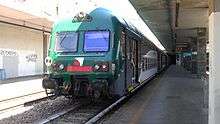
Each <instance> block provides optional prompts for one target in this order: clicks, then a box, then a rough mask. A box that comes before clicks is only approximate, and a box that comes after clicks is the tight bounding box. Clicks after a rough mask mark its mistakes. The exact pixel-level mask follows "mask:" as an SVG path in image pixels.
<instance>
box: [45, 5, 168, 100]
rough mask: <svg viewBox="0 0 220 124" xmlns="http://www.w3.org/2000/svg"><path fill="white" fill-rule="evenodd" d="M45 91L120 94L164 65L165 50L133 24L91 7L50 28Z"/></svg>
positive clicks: (103, 94)
mask: <svg viewBox="0 0 220 124" xmlns="http://www.w3.org/2000/svg"><path fill="white" fill-rule="evenodd" d="M45 63H46V65H47V74H45V77H44V79H43V81H42V85H43V87H44V88H45V90H46V93H47V94H55V95H58V96H59V95H65V96H73V97H91V98H100V97H102V96H104V97H106V96H107V97H120V96H123V95H126V94H129V93H130V92H132V91H133V90H134V89H135V88H136V87H138V86H140V85H141V84H143V83H145V82H147V81H148V80H149V79H151V78H152V77H153V76H154V75H156V74H157V73H158V72H160V71H161V70H163V69H164V68H165V67H166V66H167V65H168V56H167V55H166V54H165V53H164V52H163V51H160V50H159V49H158V48H157V47H156V46H155V45H154V44H153V43H151V42H150V41H149V40H148V39H147V38H146V37H144V36H143V35H142V34H141V33H140V32H139V31H138V30H137V29H136V28H135V27H134V26H132V25H131V24H129V23H128V22H126V20H124V19H122V18H118V17H116V16H114V15H113V14H112V12H111V11H109V10H106V9H103V8H97V9H95V10H93V11H92V12H90V13H89V14H85V13H83V12H80V13H79V14H77V15H76V16H75V17H74V18H69V19H65V20H61V21H59V22H57V23H56V24H55V25H54V27H53V29H52V32H51V38H50V45H49V49H48V57H47V58H46V59H45Z"/></svg>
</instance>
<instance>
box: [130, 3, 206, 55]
mask: <svg viewBox="0 0 220 124" xmlns="http://www.w3.org/2000/svg"><path fill="white" fill-rule="evenodd" d="M129 1H130V2H131V4H132V5H133V6H134V8H135V9H136V11H137V13H138V14H139V15H140V16H141V17H142V19H143V20H144V22H145V23H146V24H147V25H148V26H149V28H150V29H151V30H152V31H153V32H154V34H155V35H156V36H157V37H158V39H159V41H161V43H162V45H163V46H164V47H165V49H166V50H167V51H168V52H174V51H175V50H176V48H178V47H181V48H189V45H191V44H192V41H194V40H195V39H196V38H197V36H198V34H202V35H204V36H205V37H206V36H207V32H208V31H207V30H208V16H209V6H208V0H129Z"/></svg>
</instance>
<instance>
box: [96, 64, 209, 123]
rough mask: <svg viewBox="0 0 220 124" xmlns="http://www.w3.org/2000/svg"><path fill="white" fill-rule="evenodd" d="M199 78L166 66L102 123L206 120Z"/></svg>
mask: <svg viewBox="0 0 220 124" xmlns="http://www.w3.org/2000/svg"><path fill="white" fill-rule="evenodd" d="M203 84H204V83H203V81H202V80H201V79H198V78H197V77H195V76H193V75H191V74H190V73H189V72H188V71H186V70H185V69H184V68H182V67H180V66H176V65H172V66H170V67H169V68H168V69H167V70H166V71H165V72H164V73H163V74H161V75H160V76H158V77H157V78H155V79H154V80H152V81H151V82H150V83H149V84H147V85H146V86H144V87H143V88H142V89H141V90H140V91H138V92H137V94H135V95H134V96H132V98H131V99H129V101H128V102H126V103H125V104H124V105H123V106H122V107H120V108H119V109H118V110H117V111H115V112H114V113H112V114H111V115H109V116H107V117H106V118H104V119H103V120H101V121H100V122H99V123H103V124H114V123H117V124H125V123H126V124H207V122H208V115H207V113H206V111H205V109H204V97H203V96H204V92H203Z"/></svg>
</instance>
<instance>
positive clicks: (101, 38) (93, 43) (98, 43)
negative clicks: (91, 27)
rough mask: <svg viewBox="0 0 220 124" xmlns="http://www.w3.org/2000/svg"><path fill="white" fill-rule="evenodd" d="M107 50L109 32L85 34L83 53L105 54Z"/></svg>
mask: <svg viewBox="0 0 220 124" xmlns="http://www.w3.org/2000/svg"><path fill="white" fill-rule="evenodd" d="M108 49H109V31H89V32H85V39H84V51H86V52H107V51H108Z"/></svg>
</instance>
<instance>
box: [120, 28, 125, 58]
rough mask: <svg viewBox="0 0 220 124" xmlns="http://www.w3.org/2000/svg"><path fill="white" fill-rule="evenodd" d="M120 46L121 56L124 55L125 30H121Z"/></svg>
mask: <svg viewBox="0 0 220 124" xmlns="http://www.w3.org/2000/svg"><path fill="white" fill-rule="evenodd" d="M120 46H121V49H122V54H123V56H125V32H123V31H122V33H121V39H120Z"/></svg>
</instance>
